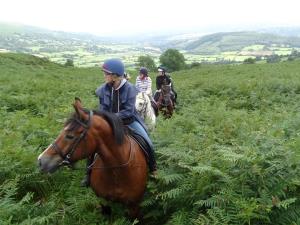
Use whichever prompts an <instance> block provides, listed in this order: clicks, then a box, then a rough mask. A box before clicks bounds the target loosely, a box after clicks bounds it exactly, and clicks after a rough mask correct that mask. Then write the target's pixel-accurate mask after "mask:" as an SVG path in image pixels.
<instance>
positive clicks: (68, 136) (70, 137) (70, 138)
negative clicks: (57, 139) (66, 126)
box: [65, 134, 74, 140]
mask: <svg viewBox="0 0 300 225" xmlns="http://www.w3.org/2000/svg"><path fill="white" fill-rule="evenodd" d="M65 138H66V139H69V140H72V139H73V138H74V136H73V135H71V134H67V135H66V136H65Z"/></svg>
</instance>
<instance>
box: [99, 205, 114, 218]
mask: <svg viewBox="0 0 300 225" xmlns="http://www.w3.org/2000/svg"><path fill="white" fill-rule="evenodd" d="M99 209H100V212H101V214H102V215H106V216H111V213H112V210H111V207H110V206H109V205H104V204H100V207H99Z"/></svg>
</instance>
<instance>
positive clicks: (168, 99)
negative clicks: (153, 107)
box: [156, 84, 174, 118]
mask: <svg viewBox="0 0 300 225" xmlns="http://www.w3.org/2000/svg"><path fill="white" fill-rule="evenodd" d="M156 104H157V107H158V109H159V111H161V112H162V114H163V115H164V117H165V118H170V117H171V116H172V115H173V111H174V102H173V100H172V88H171V84H163V85H162V86H161V89H160V94H159V97H158V100H157V102H156Z"/></svg>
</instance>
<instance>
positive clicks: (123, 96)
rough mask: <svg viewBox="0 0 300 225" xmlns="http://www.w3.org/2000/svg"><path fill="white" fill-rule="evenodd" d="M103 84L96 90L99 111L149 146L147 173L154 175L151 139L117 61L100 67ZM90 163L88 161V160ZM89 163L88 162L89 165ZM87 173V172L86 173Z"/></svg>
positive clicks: (134, 92) (112, 60) (119, 61)
mask: <svg viewBox="0 0 300 225" xmlns="http://www.w3.org/2000/svg"><path fill="white" fill-rule="evenodd" d="M102 71H103V73H104V79H105V83H104V84H102V85H101V86H100V87H99V88H97V90H96V95H97V96H98V97H99V101H100V110H103V111H108V112H111V113H115V114H116V115H117V116H118V117H119V118H120V119H122V121H123V123H124V125H127V126H128V127H130V128H131V129H132V130H133V131H134V132H136V133H137V134H139V135H140V136H142V137H143V138H144V139H145V140H146V141H147V142H148V145H149V147H150V148H149V149H148V154H149V171H150V173H155V171H156V162H155V158H154V150H153V144H152V141H151V139H150V138H149V136H148V133H147V131H146V130H147V129H146V126H145V124H144V122H143V120H142V119H141V118H140V117H139V115H138V114H137V112H136V109H135V99H136V94H137V92H136V88H135V86H134V85H132V84H131V83H129V82H128V81H127V80H126V79H125V78H124V76H123V75H124V64H123V62H122V61H121V60H119V59H108V60H106V61H105V62H104V64H103V66H102ZM88 161H90V160H88ZM90 163H91V162H88V164H90ZM88 173H89V171H88ZM82 184H83V185H84V186H88V185H89V174H87V176H86V178H85V179H84V180H83V182H82Z"/></svg>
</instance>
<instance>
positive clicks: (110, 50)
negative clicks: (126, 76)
mask: <svg viewBox="0 0 300 225" xmlns="http://www.w3.org/2000/svg"><path fill="white" fill-rule="evenodd" d="M268 31H269V32H270V33H262V31H243V32H222V33H214V34H209V35H203V36H200V35H201V33H195V34H175V33H169V34H160V35H149V34H148V35H146V34H145V35H139V36H130V35H128V37H124V36H122V37H99V36H96V35H92V34H88V33H68V32H61V31H52V30H48V29H43V28H38V27H33V26H26V25H20V24H11V23H1V22H0V52H6V51H10V52H18V53H27V54H32V55H36V56H42V57H47V58H48V59H50V60H51V61H54V62H57V63H61V64H64V63H65V61H66V60H67V59H72V60H73V61H74V64H75V66H85V67H93V66H97V65H99V63H101V62H103V60H104V59H105V58H106V57H118V58H122V59H123V60H124V62H125V64H126V65H127V66H130V67H134V66H135V63H136V60H137V58H138V56H140V55H150V56H151V57H153V58H154V59H155V61H156V62H157V63H158V61H159V56H160V55H161V53H162V52H163V51H165V50H166V49H168V48H175V49H178V50H180V51H181V52H183V53H184V54H185V56H186V58H187V60H188V63H191V62H195V61H196V62H203V61H208V62H216V61H218V62H220V61H226V60H229V61H238V62H241V61H243V60H244V59H245V58H247V57H256V56H269V55H274V54H278V55H289V54H290V53H291V52H292V50H293V49H296V50H298V51H299V50H300V36H297V34H298V35H300V29H296V28H286V29H284V28H280V29H275V28H273V29H271V28H270V30H268ZM280 31H282V34H283V35H288V34H294V35H295V36H283V35H282V36H281V35H278V34H275V33H276V32H277V33H278V32H279V33H280ZM298 31H299V33H298ZM209 57H210V58H209Z"/></svg>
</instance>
